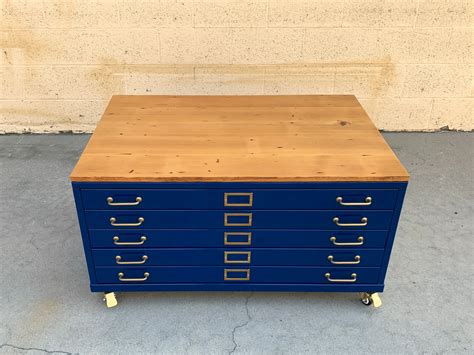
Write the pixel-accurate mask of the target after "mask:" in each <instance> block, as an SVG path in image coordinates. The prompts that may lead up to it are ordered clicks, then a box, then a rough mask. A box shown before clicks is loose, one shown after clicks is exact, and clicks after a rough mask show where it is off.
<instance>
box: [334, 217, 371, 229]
mask: <svg viewBox="0 0 474 355" xmlns="http://www.w3.org/2000/svg"><path fill="white" fill-rule="evenodd" d="M332 221H333V222H334V223H335V224H336V226H339V227H365V226H366V225H367V223H368V222H369V220H368V218H367V217H362V218H361V219H360V223H340V222H339V217H334V218H333V219H332Z"/></svg>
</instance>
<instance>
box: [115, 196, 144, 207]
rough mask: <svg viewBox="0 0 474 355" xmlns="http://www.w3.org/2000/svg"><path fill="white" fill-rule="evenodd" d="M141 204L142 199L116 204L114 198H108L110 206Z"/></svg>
mask: <svg viewBox="0 0 474 355" xmlns="http://www.w3.org/2000/svg"><path fill="white" fill-rule="evenodd" d="M140 202H142V198H141V197H137V198H136V199H135V202H114V199H113V197H110V196H109V197H107V204H108V205H109V206H136V205H138V204H140Z"/></svg>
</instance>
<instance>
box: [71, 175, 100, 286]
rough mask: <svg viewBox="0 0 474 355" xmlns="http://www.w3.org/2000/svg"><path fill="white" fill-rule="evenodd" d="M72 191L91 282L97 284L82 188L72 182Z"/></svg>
mask: <svg viewBox="0 0 474 355" xmlns="http://www.w3.org/2000/svg"><path fill="white" fill-rule="evenodd" d="M72 191H73V193H74V200H75V202H76V211H77V217H78V219H79V227H80V229H81V236H82V244H83V246H84V255H85V257H86V262H87V269H88V271H89V278H90V282H91V284H95V283H96V282H97V281H96V277H95V268H94V262H93V259H92V252H91V246H90V241H89V232H88V229H87V224H86V218H85V214H84V206H83V203H82V195H81V189H80V187H79V186H78V185H76V184H72Z"/></svg>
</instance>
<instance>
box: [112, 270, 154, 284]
mask: <svg viewBox="0 0 474 355" xmlns="http://www.w3.org/2000/svg"><path fill="white" fill-rule="evenodd" d="M124 276H125V275H124V274H123V272H119V273H118V278H119V280H120V281H122V282H140V281H146V280H147V279H148V277H149V276H150V273H149V272H144V273H143V277H140V278H131V279H130V278H129V279H127V278H125V277H124Z"/></svg>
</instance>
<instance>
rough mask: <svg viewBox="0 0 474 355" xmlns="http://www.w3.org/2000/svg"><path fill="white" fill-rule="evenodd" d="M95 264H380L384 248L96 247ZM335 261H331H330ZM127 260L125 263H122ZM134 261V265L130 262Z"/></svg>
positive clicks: (128, 265) (131, 265)
mask: <svg viewBox="0 0 474 355" xmlns="http://www.w3.org/2000/svg"><path fill="white" fill-rule="evenodd" d="M92 255H93V258H94V264H95V266H118V265H121V266H123V267H133V266H137V264H136V263H139V264H141V265H143V266H162V265H167V266H187V265H196V266H208V265H236V264H239V265H263V266H279V265H292V266H299V265H301V266H334V267H336V265H338V266H337V267H341V266H348V265H347V264H346V265H344V264H341V263H353V264H354V265H352V266H380V264H381V262H382V257H383V250H382V249H378V250H367V249H366V250H358V251H354V250H347V249H344V250H341V249H339V250H334V249H255V250H252V249H251V248H247V249H242V248H239V249H232V250H228V249H223V248H213V249H184V248H183V249H134V250H128V249H115V250H114V249H112V250H111V249H96V250H93V251H92ZM330 259H331V260H332V262H331V261H330ZM123 263H125V264H123ZM130 263H133V264H130Z"/></svg>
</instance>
